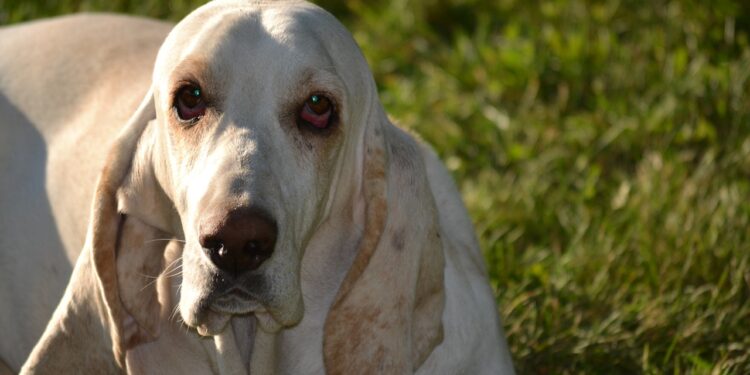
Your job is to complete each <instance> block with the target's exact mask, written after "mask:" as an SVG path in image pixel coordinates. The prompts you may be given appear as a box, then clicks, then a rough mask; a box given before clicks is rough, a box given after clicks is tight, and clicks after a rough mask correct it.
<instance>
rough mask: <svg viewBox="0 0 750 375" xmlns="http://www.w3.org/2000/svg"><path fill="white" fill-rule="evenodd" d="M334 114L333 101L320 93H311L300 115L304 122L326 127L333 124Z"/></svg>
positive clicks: (317, 126)
mask: <svg viewBox="0 0 750 375" xmlns="http://www.w3.org/2000/svg"><path fill="white" fill-rule="evenodd" d="M332 114H333V103H331V100H330V99H328V98H327V97H325V96H323V95H320V94H313V95H310V97H309V98H307V100H306V101H305V104H304V105H303V106H302V109H301V110H300V113H299V117H300V119H301V120H302V122H304V123H306V124H309V125H310V126H313V127H316V128H318V129H325V128H327V127H328V126H329V125H330V124H331V117H332Z"/></svg>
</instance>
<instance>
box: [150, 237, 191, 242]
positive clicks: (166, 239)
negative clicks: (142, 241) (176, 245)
mask: <svg viewBox="0 0 750 375" xmlns="http://www.w3.org/2000/svg"><path fill="white" fill-rule="evenodd" d="M157 241H167V242H169V241H177V242H182V243H186V242H185V240H178V239H176V238H152V239H150V240H148V241H146V243H151V242H157Z"/></svg>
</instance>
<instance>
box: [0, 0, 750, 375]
mask: <svg viewBox="0 0 750 375" xmlns="http://www.w3.org/2000/svg"><path fill="white" fill-rule="evenodd" d="M5 1H6V5H3V6H2V11H0V22H5V23H8V22H18V21H23V20H28V19H32V18H37V17H41V16H47V15H52V14H59V13H67V12H72V11H80V10H92V9H93V10H110V11H121V12H123V11H127V12H130V13H137V14H146V15H151V16H154V17H162V18H169V19H173V20H178V19H179V18H181V17H182V16H183V15H184V14H186V13H187V12H189V11H190V10H191V9H193V8H195V7H196V6H197V3H199V1H190V0H182V1H175V2H172V3H171V5H167V4H164V3H161V2H158V1H156V0H146V1H140V2H131V1H122V0H121V1H103V0H65V1H60V2H59V3H55V4H51V3H33V2H23V1H18V0H5ZM320 3H322V4H321V5H323V6H324V7H326V8H327V9H329V10H331V11H332V12H333V13H334V14H336V15H337V16H338V17H339V18H340V19H341V20H342V21H343V22H344V23H345V24H346V25H347V26H348V27H349V29H350V30H351V31H352V33H353V34H354V36H355V38H356V39H357V40H358V42H359V43H360V45H361V46H362V48H363V50H364V52H365V55H366V56H367V58H368V61H369V62H370V64H371V66H372V69H373V72H374V74H375V78H376V80H377V82H378V84H379V87H380V94H381V98H382V101H383V103H384V105H385V107H386V108H387V110H388V112H389V113H390V114H391V115H392V116H393V117H394V118H395V119H396V120H397V121H398V122H399V123H401V124H402V125H403V126H405V127H408V128H412V129H414V130H415V131H416V132H418V133H419V134H421V135H422V136H423V138H424V139H425V140H427V141H428V142H429V143H431V144H433V145H434V146H435V148H436V149H437V151H438V152H439V154H440V155H441V157H442V158H443V160H444V161H445V162H446V165H447V166H448V167H449V169H450V170H451V171H452V173H453V175H454V176H455V178H456V180H457V181H458V183H459V186H460V189H461V191H462V193H463V196H464V198H465V201H466V203H467V205H468V207H469V210H470V212H471V214H472V217H473V219H474V222H475V224H476V229H477V233H478V235H479V238H480V241H481V244H482V248H483V251H484V254H485V258H486V260H487V263H488V265H489V271H490V275H491V279H492V284H493V287H494V289H495V291H496V296H497V301H498V306H499V311H500V313H501V315H502V317H503V320H504V325H505V330H506V333H507V336H508V340H509V343H510V346H511V351H512V353H513V357H514V359H515V363H516V366H517V369H518V372H519V373H522V374H526V373H530V374H577V373H590V374H603V373H606V374H636V373H643V374H748V373H750V243H749V242H748V237H749V234H750V232H749V230H748V229H749V228H750V48H749V46H748V44H749V43H750V40H749V39H748V38H749V37H750V3H747V2H743V1H740V0H738V1H728V0H714V1H711V2H705V1H698V0H682V1H677V0H654V1H645V0H632V1H618V0H601V1H582V0H538V1H521V0H491V1H486V0H420V1H406V0H388V1H379V2H370V1H365V0H352V1H348V2H346V3H343V2H336V1H334V0H323V1H320Z"/></svg>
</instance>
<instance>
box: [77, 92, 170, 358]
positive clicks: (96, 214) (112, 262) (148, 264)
mask: <svg viewBox="0 0 750 375" xmlns="http://www.w3.org/2000/svg"><path fill="white" fill-rule="evenodd" d="M154 118H155V110H154V100H153V94H152V92H151V91H149V93H148V94H147V96H146V97H145V98H144V100H143V101H142V102H141V105H140V106H139V108H138V109H137V110H136V112H135V113H134V114H133V115H132V116H131V118H130V120H129V121H128V124H127V125H126V126H125V128H124V129H123V131H122V132H121V133H120V135H119V137H118V139H117V141H116V142H115V144H114V146H113V147H112V148H111V150H110V152H109V155H108V157H107V160H106V163H105V166H104V168H103V170H102V172H101V174H100V176H99V180H98V182H97V186H96V190H95V196H94V203H93V207H92V212H91V218H90V224H89V232H88V238H87V244H88V245H89V246H91V254H92V258H93V263H94V268H95V270H96V277H97V279H98V281H99V287H100V289H101V294H102V296H103V299H104V303H105V305H106V310H107V314H108V315H109V329H110V335H111V338H112V351H113V354H114V356H115V359H116V360H117V363H118V364H119V365H120V366H121V367H122V368H125V352H126V351H127V350H128V349H130V348H132V347H134V346H136V345H138V344H139V343H142V342H146V341H151V340H153V339H155V338H156V337H157V336H158V334H159V321H160V316H161V311H162V309H161V305H160V303H159V299H158V296H157V288H156V282H155V281H156V280H155V278H156V276H158V275H159V273H160V272H161V270H162V269H163V267H164V264H163V263H164V261H163V259H164V257H163V255H164V254H163V253H164V249H165V247H166V245H167V243H168V240H166V239H167V238H169V237H170V235H168V234H167V233H165V232H164V231H162V230H160V229H157V228H156V227H155V226H154V225H153V224H152V223H150V222H149V220H144V219H143V218H141V217H136V216H135V215H129V214H126V213H121V212H120V209H122V207H123V205H124V204H125V203H123V202H122V199H119V198H118V197H122V196H125V197H128V196H130V197H133V196H137V195H138V194H142V195H143V197H141V198H139V199H143V200H146V201H151V202H153V201H155V200H157V198H154V196H155V195H156V194H158V192H155V190H158V187H157V186H156V183H155V181H154V180H155V179H154V178H152V177H153V176H152V174H151V175H150V174H149V172H148V168H149V165H148V163H149V162H148V161H144V160H139V157H141V158H144V157H145V156H144V155H146V154H147V152H139V151H142V149H143V148H148V146H147V145H146V146H144V143H146V142H143V140H142V135H143V134H144V131H145V130H146V127H147V125H148V123H149V122H150V121H151V120H153V119H154ZM139 189H140V190H143V191H139ZM123 190H124V191H125V193H123ZM118 192H119V194H118ZM125 205H127V204H125ZM151 209H152V210H154V211H156V210H158V208H157V207H152V208H151Z"/></svg>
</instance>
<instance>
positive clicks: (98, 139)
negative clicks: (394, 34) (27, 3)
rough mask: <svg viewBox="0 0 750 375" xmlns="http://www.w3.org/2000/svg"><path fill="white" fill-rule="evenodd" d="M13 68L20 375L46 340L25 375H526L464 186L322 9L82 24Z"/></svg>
mask: <svg viewBox="0 0 750 375" xmlns="http://www.w3.org/2000/svg"><path fill="white" fill-rule="evenodd" d="M30 45H33V46H34V47H33V48H29V47H28V46H30ZM0 55H2V56H12V58H5V59H2V60H0V90H1V91H0V92H1V93H2V98H0V100H2V102H0V114H2V118H3V119H4V120H3V130H2V131H3V133H4V134H7V135H8V136H5V137H3V139H4V140H5V144H3V145H2V146H3V150H4V151H0V157H1V158H0V163H3V164H7V165H9V166H10V167H9V168H8V171H9V172H8V173H7V176H8V178H3V181H4V182H0V194H2V195H0V197H1V198H2V202H3V203H2V206H0V208H2V211H1V213H0V215H2V216H0V226H2V228H0V235H1V236H2V237H3V239H2V240H0V241H2V242H0V245H2V246H0V252H2V253H1V256H2V260H3V262H2V265H0V267H2V268H3V269H2V271H3V273H2V276H0V277H2V278H3V284H2V285H3V286H2V287H0V298H2V300H3V301H11V304H9V305H4V307H3V308H2V309H0V310H2V311H0V318H1V319H0V323H1V324H2V330H3V332H7V334H6V336H5V338H4V339H3V341H2V347H0V356H2V358H3V359H4V360H6V361H7V362H8V364H9V365H10V366H11V367H12V368H18V366H19V365H20V363H21V362H22V361H23V359H24V358H25V356H26V355H27V354H28V351H29V345H30V344H29V343H33V341H34V340H35V339H36V338H37V337H38V335H39V334H40V333H41V328H40V327H43V326H44V323H45V322H48V323H47V325H46V328H45V329H44V331H43V333H41V338H40V339H39V340H38V342H37V343H36V345H35V346H34V348H33V350H32V351H31V354H30V355H29V356H28V358H27V359H26V362H25V364H24V365H23V368H22V370H21V373H24V374H32V373H61V374H64V373H80V372H81V371H83V372H87V373H88V372H91V373H119V372H122V371H128V372H131V373H172V372H174V373H185V372H186V371H187V372H188V373H217V372H218V373H246V372H247V371H249V372H251V373H253V374H260V373H288V374H297V373H329V374H349V373H364V374H370V373H373V374H374V373H384V374H396V373H398V374H403V373H418V374H456V373H472V374H474V373H476V374H484V373H487V374H510V373H513V367H512V362H511V359H510V355H509V352H508V349H507V344H506V342H505V339H504V337H503V333H502V329H501V326H500V322H499V318H498V315H497V307H496V304H495V301H494V298H493V294H492V291H491V289H490V287H489V284H488V278H487V274H486V271H485V266H484V264H483V261H482V257H481V253H480V251H479V246H478V243H477V240H476V238H475V235H474V232H473V227H472V224H471V220H470V219H469V217H468V214H467V212H466V209H465V208H464V206H463V203H462V202H461V198H460V194H459V193H458V191H457V189H456V187H455V185H454V183H453V181H452V179H451V177H450V175H449V173H448V172H447V171H446V169H445V168H444V167H443V166H442V164H441V162H440V161H439V159H438V158H437V157H436V155H435V153H434V152H433V151H432V150H431V149H430V148H429V147H428V146H426V145H424V144H423V143H421V142H419V141H417V140H415V138H414V137H413V136H411V135H410V134H409V133H407V132H405V131H403V130H400V129H399V128H398V127H396V126H394V125H393V124H392V123H391V121H390V120H389V119H388V117H387V115H386V113H385V111H384V109H383V108H382V105H381V104H380V102H379V100H378V96H377V90H376V86H375V83H374V81H373V78H372V74H371V73H370V70H369V67H368V66H367V63H366V61H365V59H364V58H363V56H362V54H361V52H360V51H359V48H358V47H357V45H356V42H355V41H354V40H353V39H352V37H351V35H350V34H349V33H348V32H347V31H346V29H345V28H344V27H343V26H342V25H341V24H340V23H339V22H338V21H337V20H336V19H335V18H334V17H333V16H331V15H330V14H328V13H327V12H325V11H324V10H322V9H321V8H319V7H317V6H314V5H311V4H308V3H304V2H297V1H277V2H265V1H252V2H251V1H235V0H226V1H214V2H211V3H209V4H207V5H204V6H203V7H201V8H199V9H197V10H196V11H194V12H193V13H191V14H190V15H188V16H187V17H186V18H185V19H184V20H182V21H181V22H180V23H178V24H177V25H176V26H175V27H174V28H172V29H171V30H170V27H169V25H165V24H163V23H159V22H155V21H148V20H142V19H136V18H132V17H123V16H103V15H82V16H72V17H63V18H60V19H57V20H50V21H39V22H34V23H29V24H27V25H21V26H13V27H9V28H5V29H3V30H1V31H0ZM154 61H155V62H154ZM149 72H151V74H149ZM139 100H140V101H139ZM118 133H119V135H118V136H117V137H116V139H115V140H114V143H113V145H111V146H109V145H110V143H111V139H112V138H113V134H118ZM40 172H42V173H40ZM4 173H5V172H4ZM97 173H98V177H97ZM94 180H96V182H94ZM40 186H45V187H46V189H42V188H40ZM92 197H93V198H92ZM91 201H93V203H87V202H91ZM29 202H31V203H33V205H32V206H29V205H28V203H29ZM84 207H90V210H89V211H88V212H87V211H86V210H85V209H84ZM27 249H28V250H27ZM78 249H81V250H80V252H78V251H77V250H78ZM74 259H77V261H75V266H74V268H73V269H72V275H71V274H69V272H70V267H71V263H72V262H73V260H74ZM32 270H35V271H36V272H33V271H32ZM69 275H70V281H69V283H68V285H67V288H66V289H65V291H64V294H63V293H62V291H61V290H60V287H59V286H60V285H63V284H64V283H65V281H64V280H67V278H68V276H69ZM158 275H161V276H159V277H158V278H157V276H158ZM60 294H63V297H62V300H60V302H59V304H58V305H57V308H56V309H55V310H54V313H51V310H52V306H54V304H55V302H56V301H58V300H59V298H60V297H59V296H60ZM10 306H12V307H10ZM50 315H51V316H52V317H51V319H50V318H49V316H50Z"/></svg>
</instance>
